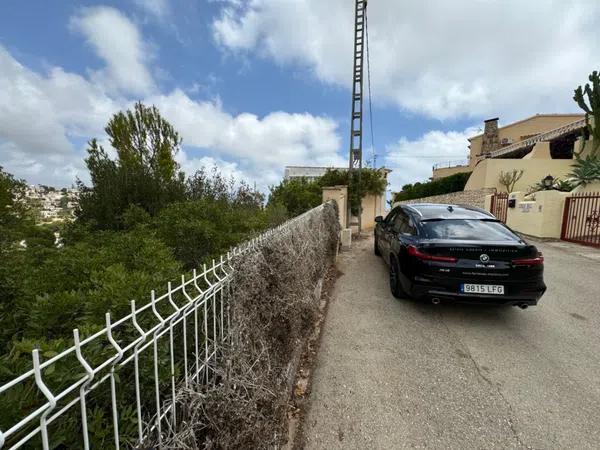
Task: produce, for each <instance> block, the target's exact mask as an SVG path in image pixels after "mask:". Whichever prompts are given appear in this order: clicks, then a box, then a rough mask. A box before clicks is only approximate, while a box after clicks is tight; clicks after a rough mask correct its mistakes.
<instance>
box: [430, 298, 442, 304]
mask: <svg viewBox="0 0 600 450" xmlns="http://www.w3.org/2000/svg"><path fill="white" fill-rule="evenodd" d="M440 302H441V300H440V299H439V298H437V297H433V298H432V299H431V303H433V304H434V305H439V304H440Z"/></svg>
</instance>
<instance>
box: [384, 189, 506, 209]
mask: <svg viewBox="0 0 600 450" xmlns="http://www.w3.org/2000/svg"><path fill="white" fill-rule="evenodd" d="M495 192H496V189H495V188H486V189H478V190H474V191H459V192H451V193H449V194H443V195H433V196H431V197H424V198H415V199H412V200H403V201H401V202H396V203H394V206H397V205H409V204H411V203H450V204H455V205H456V204H458V205H469V206H475V207H477V208H483V207H484V206H485V197H486V195H489V194H493V193H495Z"/></svg>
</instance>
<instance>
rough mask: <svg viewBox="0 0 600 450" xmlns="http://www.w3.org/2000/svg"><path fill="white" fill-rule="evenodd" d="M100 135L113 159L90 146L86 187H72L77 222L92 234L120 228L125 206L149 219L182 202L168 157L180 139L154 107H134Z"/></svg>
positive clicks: (179, 176)
mask: <svg viewBox="0 0 600 450" xmlns="http://www.w3.org/2000/svg"><path fill="white" fill-rule="evenodd" d="M105 131H106V134H107V135H108V136H109V141H110V144H111V146H112V147H113V148H114V149H115V150H116V153H117V158H116V159H115V160H113V159H111V158H110V156H109V155H108V153H107V152H106V150H104V148H103V147H102V146H100V145H99V144H98V142H97V141H96V140H95V139H92V140H91V141H90V143H89V148H88V157H87V159H86V160H85V162H86V165H87V167H88V170H89V171H90V177H91V180H92V186H91V187H86V186H84V185H83V183H81V182H78V184H79V188H80V190H81V194H80V198H79V209H78V211H77V217H78V218H79V219H80V220H82V221H85V222H90V223H92V225H93V226H94V227H95V228H98V229H121V228H123V213H124V212H125V211H126V210H127V209H128V208H129V206H130V205H137V206H138V207H140V208H142V209H143V210H145V211H146V212H147V213H148V214H150V215H151V216H153V215H155V214H156V213H157V212H158V211H160V209H162V208H163V207H164V206H165V205H167V204H169V203H171V202H174V201H180V200H183V199H184V198H185V184H184V174H183V173H182V172H180V171H179V166H178V164H177V162H176V161H175V158H174V157H175V154H176V153H177V152H178V151H179V148H180V145H181V138H180V137H179V134H178V133H177V132H176V131H175V129H174V128H173V126H172V125H171V124H170V123H169V122H167V121H166V120H165V119H164V118H163V117H162V116H161V115H160V113H159V111H158V109H157V108H156V107H155V106H152V107H147V106H145V105H143V104H142V103H140V102H138V103H136V104H135V107H134V110H133V111H130V110H128V111H126V112H119V113H117V114H115V115H114V116H113V117H112V118H111V120H110V121H109V122H108V125H107V126H106V128H105Z"/></svg>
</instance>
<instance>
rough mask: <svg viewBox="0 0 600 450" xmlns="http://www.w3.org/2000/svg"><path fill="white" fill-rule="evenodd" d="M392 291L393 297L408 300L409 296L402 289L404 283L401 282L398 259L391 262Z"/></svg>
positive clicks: (392, 259)
mask: <svg viewBox="0 0 600 450" xmlns="http://www.w3.org/2000/svg"><path fill="white" fill-rule="evenodd" d="M390 290H391V291H392V295H393V296H394V297H396V298H406V297H407V295H406V293H405V292H404V289H402V283H401V281H400V267H399V266H398V261H396V258H393V257H392V258H391V260H390Z"/></svg>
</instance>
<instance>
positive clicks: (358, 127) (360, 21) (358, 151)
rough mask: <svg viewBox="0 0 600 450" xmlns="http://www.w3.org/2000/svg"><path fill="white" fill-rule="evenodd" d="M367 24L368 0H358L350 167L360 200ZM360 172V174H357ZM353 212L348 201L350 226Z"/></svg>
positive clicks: (359, 219)
mask: <svg viewBox="0 0 600 450" xmlns="http://www.w3.org/2000/svg"><path fill="white" fill-rule="evenodd" d="M366 22H367V0H356V10H355V14H354V64H353V66H354V70H353V83H352V116H351V125H350V166H349V173H348V175H349V177H348V178H349V180H352V179H353V177H354V176H355V175H357V176H358V183H357V187H358V193H357V194H358V198H359V199H362V197H361V192H360V181H361V171H362V130H363V126H362V125H363V114H362V113H363V54H364V48H365V46H364V42H365V39H364V38H365V27H366ZM356 172H358V173H356ZM348 200H350V199H348ZM361 215H362V207H361V206H359V209H358V232H359V233H360V231H361ZM351 218H352V212H351V208H350V201H348V226H350V219H351Z"/></svg>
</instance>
